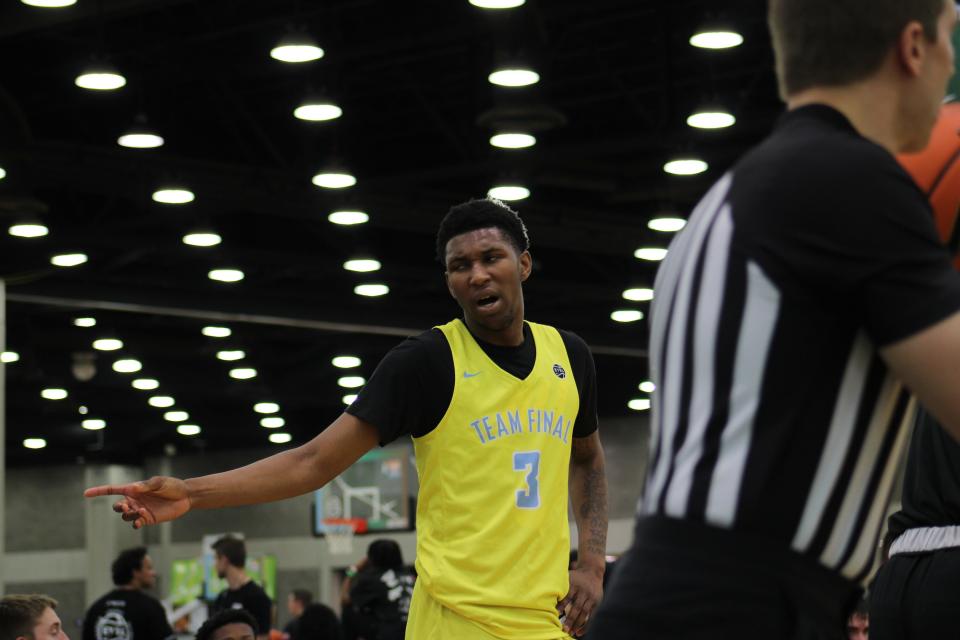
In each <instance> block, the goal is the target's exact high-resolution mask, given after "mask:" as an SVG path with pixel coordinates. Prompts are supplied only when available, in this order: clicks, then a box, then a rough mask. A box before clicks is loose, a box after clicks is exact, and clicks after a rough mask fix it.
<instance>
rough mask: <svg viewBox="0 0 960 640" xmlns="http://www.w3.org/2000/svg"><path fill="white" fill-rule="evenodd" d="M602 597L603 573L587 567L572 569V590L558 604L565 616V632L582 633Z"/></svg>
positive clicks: (558, 608) (575, 634) (571, 633)
mask: <svg viewBox="0 0 960 640" xmlns="http://www.w3.org/2000/svg"><path fill="white" fill-rule="evenodd" d="M601 598H603V574H602V573H600V574H598V573H597V572H595V571H591V570H590V569H588V568H586V567H582V568H579V567H578V568H577V569H571V570H570V591H568V592H567V595H566V596H565V597H564V599H563V600H561V601H560V602H559V604H557V611H558V612H559V613H560V615H562V616H564V620H563V630H564V632H565V633H569V634H570V635H573V636H580V635H582V634H583V633H584V632H585V631H586V628H587V622H588V621H589V620H590V616H591V615H592V614H593V612H594V610H595V609H596V608H597V605H598V604H600V599H601Z"/></svg>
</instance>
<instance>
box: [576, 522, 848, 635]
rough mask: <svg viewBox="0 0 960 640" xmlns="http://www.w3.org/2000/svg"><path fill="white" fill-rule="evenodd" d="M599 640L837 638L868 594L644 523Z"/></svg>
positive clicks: (723, 541)
mask: <svg viewBox="0 0 960 640" xmlns="http://www.w3.org/2000/svg"><path fill="white" fill-rule="evenodd" d="M636 535H637V538H636V540H635V542H634V545H633V547H632V548H631V549H630V551H628V552H627V553H626V554H625V555H624V556H623V557H622V558H620V560H619V561H618V562H617V568H616V571H615V572H614V576H613V580H612V583H611V585H610V588H609V590H608V591H607V593H606V595H605V597H604V601H603V604H602V605H601V606H600V610H599V612H598V613H597V616H596V619H595V620H594V621H593V622H592V623H591V625H590V630H589V637H590V638H591V640H594V639H595V640H626V639H628V638H629V639H633V638H638V639H643V640H648V639H661V638H662V639H664V640H667V639H669V640H701V639H702V640H707V639H709V640H749V639H752V638H767V637H769V638H777V639H778V640H785V639H792V640H834V639H837V640H839V639H841V638H843V637H844V633H845V623H846V612H847V611H849V610H850V608H852V606H853V603H854V602H855V600H856V598H857V597H858V595H859V589H857V588H856V587H855V586H854V585H853V584H852V583H849V582H847V581H846V580H843V579H841V578H838V577H836V576H835V575H833V574H831V573H829V572H827V571H826V570H825V569H822V568H820V567H819V566H818V565H815V564H814V563H813V562H811V561H809V560H807V559H804V558H801V557H800V556H796V555H795V554H792V553H790V552H786V551H783V550H780V549H768V548H766V547H765V543H757V542H756V541H751V540H748V539H745V538H743V537H742V536H739V535H737V534H733V533H730V532H726V531H720V530H716V529H713V528H710V527H704V526H700V525H695V524H688V523H683V522H675V521H668V520H666V519H662V518H644V519H641V520H640V522H639V523H638V526H637V534H636Z"/></svg>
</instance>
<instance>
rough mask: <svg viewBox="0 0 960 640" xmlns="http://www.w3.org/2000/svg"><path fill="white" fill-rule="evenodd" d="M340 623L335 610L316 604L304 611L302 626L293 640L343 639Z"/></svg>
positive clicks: (301, 618)
mask: <svg viewBox="0 0 960 640" xmlns="http://www.w3.org/2000/svg"><path fill="white" fill-rule="evenodd" d="M341 634H342V632H341V627H340V621H339V620H338V619H337V614H336V613H334V611H333V609H331V608H330V607H328V606H327V605H325V604H320V603H319V602H314V603H313V604H311V605H310V606H308V607H307V608H306V609H304V610H303V615H302V616H300V625H299V627H298V631H297V633H296V634H295V635H294V636H293V640H312V639H313V638H330V639H331V640H333V639H335V638H336V639H338V638H341V637H342V635H341Z"/></svg>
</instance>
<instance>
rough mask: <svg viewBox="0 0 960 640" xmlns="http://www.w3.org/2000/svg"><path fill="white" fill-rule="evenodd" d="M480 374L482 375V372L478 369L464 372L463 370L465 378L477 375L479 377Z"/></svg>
mask: <svg viewBox="0 0 960 640" xmlns="http://www.w3.org/2000/svg"><path fill="white" fill-rule="evenodd" d="M478 375H480V372H479V371H477V372H476V373H470V372H469V371H464V372H463V377H464V378H475V377H477V376H478Z"/></svg>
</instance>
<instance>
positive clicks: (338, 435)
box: [83, 413, 379, 529]
mask: <svg viewBox="0 0 960 640" xmlns="http://www.w3.org/2000/svg"><path fill="white" fill-rule="evenodd" d="M378 440H379V435H378V433H377V430H376V428H375V427H374V426H373V425H371V424H370V423H368V422H364V421H363V420H360V419H359V418H356V417H354V416H352V415H350V414H348V413H344V414H342V415H341V416H340V417H339V418H337V419H336V420H335V421H334V422H333V424H331V425H330V426H329V427H327V428H326V429H325V430H324V431H323V432H322V433H320V434H319V435H318V436H317V437H315V438H314V439H313V440H311V441H310V442H308V443H306V444H304V445H302V446H300V447H296V448H295V449H289V450H287V451H283V452H282V453H278V454H276V455H273V456H270V457H269V458H264V459H262V460H258V461H257V462H254V463H253V464H249V465H247V466H245V467H240V468H238V469H232V470H230V471H225V472H223V473H215V474H212V475H208V476H201V477H199V478H190V479H187V480H180V479H178V478H170V477H165V476H156V477H153V478H150V479H149V480H145V481H142V482H133V483H130V484H124V485H104V486H100V487H92V488H90V489H87V490H86V491H85V492H84V494H83V495H84V496H85V497H87V498H95V497H97V496H106V495H116V496H122V497H121V498H120V500H118V501H117V502H116V503H114V505H113V510H114V511H116V512H117V513H119V514H120V515H121V518H122V519H123V520H125V521H127V522H131V523H133V527H134V529H139V528H141V527H143V526H146V525H148V524H158V523H160V522H167V521H169V520H175V519H176V518H179V517H180V516H182V515H183V514H185V513H186V512H187V511H189V510H191V509H217V508H220V507H237V506H241V505H248V504H260V503H263V502H272V501H274V500H282V499H284V498H291V497H293V496H298V495H301V494H304V493H307V492H309V491H313V490H315V489H318V488H320V487H322V486H323V485H325V484H326V483H327V482H329V481H330V480H332V479H333V478H335V477H336V476H338V475H339V474H340V473H341V472H342V471H343V470H344V469H346V468H347V467H349V466H350V465H351V464H353V463H354V462H356V460H357V459H358V458H359V457H360V456H362V455H363V454H364V453H366V452H367V451H369V450H370V449H372V448H373V447H374V446H376V444H377V442H378Z"/></svg>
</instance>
